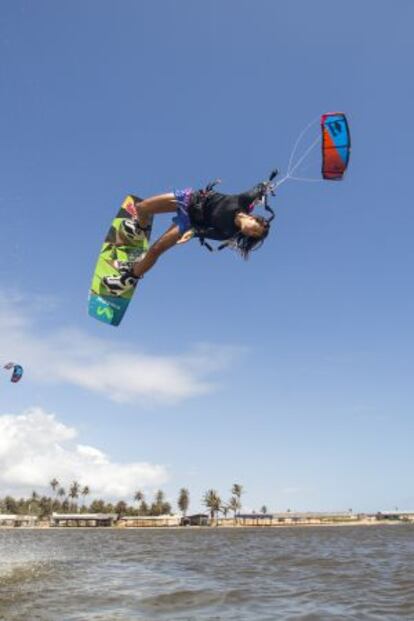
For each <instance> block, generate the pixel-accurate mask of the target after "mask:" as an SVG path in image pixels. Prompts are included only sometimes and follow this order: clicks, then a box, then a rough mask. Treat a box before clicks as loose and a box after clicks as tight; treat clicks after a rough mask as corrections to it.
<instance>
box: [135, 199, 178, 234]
mask: <svg viewBox="0 0 414 621" xmlns="http://www.w3.org/2000/svg"><path fill="white" fill-rule="evenodd" d="M176 209H177V202H176V200H175V196H174V194H173V193H172V192H170V193H168V194H159V195H158V196H151V197H150V198H146V199H144V200H143V201H141V202H140V203H139V204H138V222H139V223H140V225H141V226H147V225H148V224H149V219H150V217H151V216H153V215H154V214H156V213H171V212H174V211H176Z"/></svg>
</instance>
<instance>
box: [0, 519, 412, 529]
mask: <svg viewBox="0 0 414 621" xmlns="http://www.w3.org/2000/svg"><path fill="white" fill-rule="evenodd" d="M408 525H413V526H414V522H413V521H408V520H407V521H403V520H360V521H358V520H355V521H352V522H351V521H346V522H325V523H319V524H318V523H314V524H264V525H258V524H257V525H253V524H249V525H243V524H233V525H231V524H217V525H214V524H212V525H210V526H50V525H48V524H42V525H40V524H39V525H36V526H0V532H1V531H3V530H5V531H6V530H7V531H9V530H13V531H16V530H25V531H26V530H36V531H38V530H51V531H67V530H74V531H78V530H91V531H96V530H110V531H114V530H118V531H129V530H180V531H181V530H182V531H192V530H220V529H227V530H235V529H237V530H274V529H286V528H314V527H316V528H321V527H322V528H323V527H338V526H341V527H342V526H347V527H352V526H408Z"/></svg>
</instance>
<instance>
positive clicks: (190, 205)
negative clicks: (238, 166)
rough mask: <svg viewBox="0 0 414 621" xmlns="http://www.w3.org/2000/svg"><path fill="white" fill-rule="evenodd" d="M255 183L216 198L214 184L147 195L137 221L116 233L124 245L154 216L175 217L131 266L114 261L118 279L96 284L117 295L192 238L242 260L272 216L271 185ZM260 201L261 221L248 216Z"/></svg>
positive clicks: (146, 227) (125, 223)
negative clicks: (263, 213) (264, 213)
mask: <svg viewBox="0 0 414 621" xmlns="http://www.w3.org/2000/svg"><path fill="white" fill-rule="evenodd" d="M276 172H277V171H275V172H274V173H272V175H271V176H270V179H269V181H265V182H262V183H259V184H258V185H256V186H254V187H253V188H251V189H250V190H248V191H247V192H243V193H241V194H221V193H219V192H216V191H214V189H213V188H214V186H215V185H216V183H217V182H214V183H211V184H209V185H208V186H207V187H206V189H205V190H198V191H193V190H192V189H185V190H176V191H175V192H171V193H169V194H161V195H159V196H152V197H150V198H147V199H145V200H143V201H141V202H139V203H137V205H136V207H137V215H138V217H137V218H131V219H125V220H123V221H122V223H121V227H120V233H121V235H122V236H123V237H124V238H125V240H126V241H127V242H128V241H129V242H134V241H136V240H138V239H142V235H143V234H145V233H146V232H147V231H149V229H150V224H151V219H152V216H154V215H155V214H159V213H169V212H171V213H175V214H176V215H175V216H174V217H173V219H172V220H173V224H172V225H171V226H170V228H169V229H168V230H167V231H166V232H165V233H164V234H163V235H161V237H160V238H159V239H157V241H156V242H154V243H153V244H152V245H151V246H150V248H149V249H148V252H147V253H146V254H145V255H142V256H140V257H139V258H138V259H137V261H135V263H132V264H131V263H128V262H125V263H122V262H119V263H118V264H117V265H116V268H117V270H118V272H119V273H120V275H119V276H118V275H116V276H106V277H104V278H103V279H102V282H103V284H104V286H105V287H106V289H107V290H108V291H109V292H110V293H111V294H112V295H122V294H123V293H124V292H125V291H127V290H128V289H130V288H131V287H133V286H134V285H135V284H136V282H137V280H138V279H139V278H142V277H143V275H144V274H145V273H146V272H147V271H148V270H149V269H151V267H153V265H154V264H155V262H156V261H157V259H158V258H159V257H160V256H161V255H162V254H163V253H164V252H165V251H166V250H168V249H169V248H171V247H172V246H174V245H175V244H182V243H184V242H187V241H189V240H190V239H191V238H192V237H198V238H199V240H200V242H201V243H202V244H203V245H205V246H207V248H209V249H210V250H211V246H210V245H209V244H208V242H206V241H205V240H206V239H212V240H218V241H221V242H223V243H222V244H221V246H220V248H221V247H224V246H229V247H230V248H233V249H235V250H237V251H238V252H239V253H240V254H241V256H242V257H243V258H245V259H247V258H248V256H249V254H250V252H251V251H252V250H253V249H255V248H257V247H258V246H259V245H261V244H262V243H263V241H264V240H265V238H266V237H267V235H268V233H269V229H270V221H271V220H272V219H273V217H274V213H273V211H272V209H271V208H270V207H269V206H268V204H267V200H266V199H267V196H268V195H269V194H273V195H274V186H273V184H272V183H271V180H272V179H273V178H274V176H275V175H276ZM261 201H265V207H266V209H267V210H268V211H270V212H271V214H272V215H271V217H270V218H268V219H266V218H263V217H262V216H255V215H253V214H252V213H251V212H252V211H253V209H254V207H255V205H257V204H258V203H259V202H261Z"/></svg>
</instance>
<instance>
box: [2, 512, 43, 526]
mask: <svg viewBox="0 0 414 621" xmlns="http://www.w3.org/2000/svg"><path fill="white" fill-rule="evenodd" d="M37 521H38V518H37V516H36V515H14V514H7V513H1V514H0V527H1V526H8V527H9V528H10V527H13V528H16V527H19V526H24V527H26V528H27V527H33V526H36V523H37Z"/></svg>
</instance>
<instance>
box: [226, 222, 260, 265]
mask: <svg viewBox="0 0 414 621" xmlns="http://www.w3.org/2000/svg"><path fill="white" fill-rule="evenodd" d="M252 217H253V218H254V219H255V220H256V222H258V223H259V224H261V225H262V226H263V233H262V235H261V236H260V237H251V236H250V235H244V234H243V233H237V235H235V236H234V238H233V240H232V242H231V243H230V244H229V245H230V247H231V248H232V249H233V250H236V252H238V253H239V254H240V255H241V256H242V257H243V259H245V260H247V259H248V258H249V256H250V253H251V252H252V251H253V250H258V249H259V248H260V246H262V244H263V242H264V240H265V239H266V237H267V236H268V234H269V231H270V223H269V221H268V220H266V218H263V217H262V216H252Z"/></svg>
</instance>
